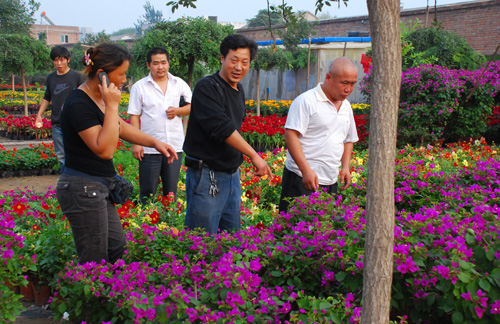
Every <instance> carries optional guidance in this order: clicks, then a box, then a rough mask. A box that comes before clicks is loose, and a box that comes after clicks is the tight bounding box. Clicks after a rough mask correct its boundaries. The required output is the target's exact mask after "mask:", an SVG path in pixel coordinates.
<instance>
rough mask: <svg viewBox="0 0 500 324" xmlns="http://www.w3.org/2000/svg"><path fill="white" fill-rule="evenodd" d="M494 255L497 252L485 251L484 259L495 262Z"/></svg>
mask: <svg viewBox="0 0 500 324" xmlns="http://www.w3.org/2000/svg"><path fill="white" fill-rule="evenodd" d="M495 253H497V251H496V250H495V249H489V250H488V251H486V258H487V259H488V260H489V261H493V260H495V258H496V257H495Z"/></svg>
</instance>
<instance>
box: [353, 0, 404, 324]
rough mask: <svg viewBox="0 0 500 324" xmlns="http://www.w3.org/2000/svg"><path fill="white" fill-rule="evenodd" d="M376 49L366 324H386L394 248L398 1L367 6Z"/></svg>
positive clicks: (374, 0)
mask: <svg viewBox="0 0 500 324" xmlns="http://www.w3.org/2000/svg"><path fill="white" fill-rule="evenodd" d="M367 4H368V12H369V17H370V31H371V35H372V46H373V77H372V84H371V87H372V94H371V106H370V138H369V148H370V156H369V159H368V180H367V199H366V242H365V258H364V259H365V260H364V272H363V314H362V321H361V322H362V323H370V324H373V323H384V324H385V323H388V322H389V312H390V301H391V286H392V267H393V245H394V169H395V167H394V160H395V158H396V127H397V113H398V105H399V91H400V86H401V36H400V29H399V25H400V22H399V20H400V17H399V11H400V2H399V0H367Z"/></svg>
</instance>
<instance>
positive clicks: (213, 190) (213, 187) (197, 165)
mask: <svg viewBox="0 0 500 324" xmlns="http://www.w3.org/2000/svg"><path fill="white" fill-rule="evenodd" d="M184 164H185V165H186V166H187V167H190V168H193V169H195V170H201V169H202V168H203V167H206V168H208V169H210V190H209V191H208V195H209V196H211V197H215V196H217V194H218V193H219V187H217V180H215V171H214V170H213V169H211V168H210V167H209V166H208V165H207V164H206V163H205V162H203V160H197V159H194V158H192V157H189V156H187V155H186V157H185V159H184Z"/></svg>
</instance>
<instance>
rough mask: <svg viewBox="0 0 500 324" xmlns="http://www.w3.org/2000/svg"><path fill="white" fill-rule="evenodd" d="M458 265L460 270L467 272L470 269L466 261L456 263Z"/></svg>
mask: <svg viewBox="0 0 500 324" xmlns="http://www.w3.org/2000/svg"><path fill="white" fill-rule="evenodd" d="M458 263H459V264H460V269H462V270H465V271H468V270H470V269H471V265H470V263H469V262H467V261H464V260H460V261H458Z"/></svg>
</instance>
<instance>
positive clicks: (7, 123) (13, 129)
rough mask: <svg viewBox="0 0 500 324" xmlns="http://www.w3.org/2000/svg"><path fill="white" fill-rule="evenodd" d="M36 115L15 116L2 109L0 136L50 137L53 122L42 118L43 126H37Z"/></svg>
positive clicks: (16, 138)
mask: <svg viewBox="0 0 500 324" xmlns="http://www.w3.org/2000/svg"><path fill="white" fill-rule="evenodd" d="M35 120H36V115H31V116H22V117H15V116H14V115H9V114H7V113H5V112H2V111H0V136H2V137H7V138H9V139H12V140H32V139H50V138H51V137H52V123H51V122H50V119H47V118H42V126H41V127H35Z"/></svg>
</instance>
